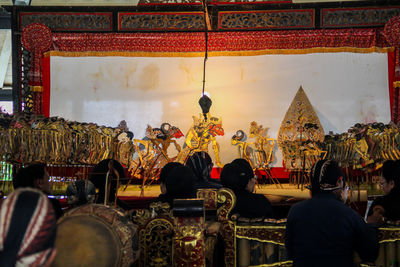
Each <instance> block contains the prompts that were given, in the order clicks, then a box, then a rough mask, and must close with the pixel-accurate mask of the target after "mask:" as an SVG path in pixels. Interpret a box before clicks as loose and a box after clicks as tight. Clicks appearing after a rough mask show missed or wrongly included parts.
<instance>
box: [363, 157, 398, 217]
mask: <svg viewBox="0 0 400 267" xmlns="http://www.w3.org/2000/svg"><path fill="white" fill-rule="evenodd" d="M380 185H381V188H382V190H383V192H384V193H385V195H384V196H381V197H378V198H377V199H376V200H375V201H374V202H373V203H372V205H371V207H370V209H369V212H368V218H367V221H368V220H369V219H371V218H372V217H374V216H377V215H378V216H379V215H382V216H383V217H384V218H385V220H386V221H398V220H400V205H399V203H400V160H396V161H393V160H388V161H385V162H384V163H383V166H382V177H381V182H380Z"/></svg>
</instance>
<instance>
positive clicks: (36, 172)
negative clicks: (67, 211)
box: [13, 164, 63, 219]
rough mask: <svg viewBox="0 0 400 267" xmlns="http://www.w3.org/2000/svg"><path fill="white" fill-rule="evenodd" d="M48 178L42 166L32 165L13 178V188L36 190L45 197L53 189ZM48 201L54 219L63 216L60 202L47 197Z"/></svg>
mask: <svg viewBox="0 0 400 267" xmlns="http://www.w3.org/2000/svg"><path fill="white" fill-rule="evenodd" d="M49 178H50V177H49V173H48V172H47V171H46V168H45V165H44V164H32V165H29V166H28V167H25V168H21V169H19V170H18V172H17V174H16V175H15V176H14V177H13V186H14V189H18V188H22V187H30V188H36V189H39V190H40V191H42V192H43V193H45V194H46V195H50V194H52V192H53V189H52V186H51V183H50V182H49ZM49 200H50V202H51V204H52V205H53V209H54V212H55V213H56V218H57V219H58V218H60V217H61V216H62V215H63V210H62V208H61V204H60V202H59V201H58V199H55V198H52V197H49Z"/></svg>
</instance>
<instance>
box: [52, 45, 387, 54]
mask: <svg viewBox="0 0 400 267" xmlns="http://www.w3.org/2000/svg"><path fill="white" fill-rule="evenodd" d="M393 51H394V47H376V46H373V47H369V48H357V47H314V48H307V49H265V50H252V51H211V52H208V56H214V57H218V56H259V55H269V54H274V55H292V54H293V55H297V54H310V53H339V52H352V53H373V52H375V53H387V52H393ZM44 56H45V57H49V56H60V57H107V56H114V57H204V52H143V51H138V52H126V51H125V52H124V51H110V52H107V51H104V52H98V51H84V52H66V51H49V52H46V53H44Z"/></svg>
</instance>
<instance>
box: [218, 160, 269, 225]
mask: <svg viewBox="0 0 400 267" xmlns="http://www.w3.org/2000/svg"><path fill="white" fill-rule="evenodd" d="M256 180H257V178H256V177H255V176H254V172H253V169H252V168H251V166H250V164H249V163H248V162H247V161H246V160H245V159H236V160H234V161H233V162H232V163H228V164H226V165H225V166H224V168H223V169H222V172H221V183H222V185H223V186H224V187H227V188H229V189H232V190H233V192H234V193H235V196H236V206H235V207H234V209H233V210H232V212H231V214H235V213H238V214H239V215H240V216H241V217H245V218H271V217H273V212H272V207H271V203H270V202H269V200H268V199H267V198H266V197H265V196H264V195H261V194H255V193H253V192H254V187H255V184H256Z"/></svg>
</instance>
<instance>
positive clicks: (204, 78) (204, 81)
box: [202, 0, 208, 96]
mask: <svg viewBox="0 0 400 267" xmlns="http://www.w3.org/2000/svg"><path fill="white" fill-rule="evenodd" d="M206 1H207V0H203V9H204V10H203V11H204V36H205V44H206V47H205V53H204V64H203V93H202V96H203V95H204V88H205V86H206V62H207V59H208V29H207V19H206V16H207V4H206Z"/></svg>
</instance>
